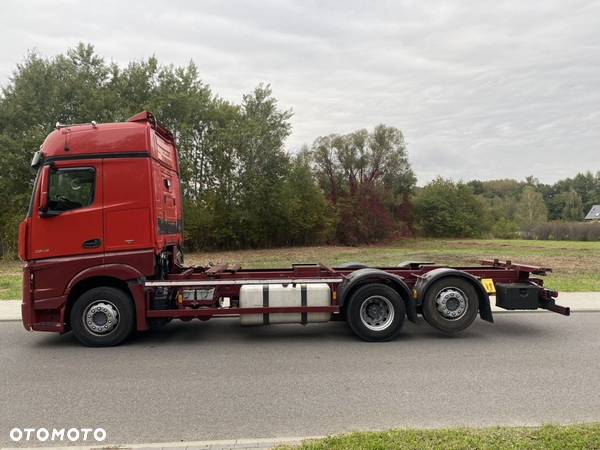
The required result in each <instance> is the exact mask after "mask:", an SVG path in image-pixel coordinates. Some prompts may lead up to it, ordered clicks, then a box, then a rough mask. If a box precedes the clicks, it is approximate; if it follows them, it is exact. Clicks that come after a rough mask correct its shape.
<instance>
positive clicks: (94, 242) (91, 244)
mask: <svg viewBox="0 0 600 450" xmlns="http://www.w3.org/2000/svg"><path fill="white" fill-rule="evenodd" d="M100 244H102V241H101V240H100V239H90V240H87V241H85V242H84V243H83V245H82V247H83V248H98V247H100Z"/></svg>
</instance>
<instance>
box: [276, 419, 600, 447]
mask: <svg viewBox="0 0 600 450" xmlns="http://www.w3.org/2000/svg"><path fill="white" fill-rule="evenodd" d="M291 448H294V449H300V450H353V449H357V450H358V449H360V450H363V449H366V450H379V449H381V450H390V449H411V450H434V449H435V450H437V449H446V450H462V449H464V450H467V449H490V450H492V449H494V450H504V449H511V450H516V449H519V450H537V449H539V450H542V449H543V450H566V449H569V450H578V449H600V424H588V425H571V426H555V425H546V426H543V427H539V428H512V427H495V428H453V429H445V430H391V431H384V432H365V433H350V434H345V435H341V436H333V437H328V438H325V439H322V440H316V441H307V442H304V443H303V444H301V445H300V446H298V447H280V449H291Z"/></svg>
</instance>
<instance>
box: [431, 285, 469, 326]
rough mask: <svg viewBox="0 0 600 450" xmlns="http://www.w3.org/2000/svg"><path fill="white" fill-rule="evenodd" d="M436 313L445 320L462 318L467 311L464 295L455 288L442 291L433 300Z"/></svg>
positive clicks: (467, 304) (467, 305)
mask: <svg viewBox="0 0 600 450" xmlns="http://www.w3.org/2000/svg"><path fill="white" fill-rule="evenodd" d="M435 303H436V307H437V311H438V312H439V313H440V315H441V316H442V317H443V318H444V319H447V320H458V319H460V318H462V317H463V316H464V315H465V314H466V313H467V310H468V309H469V302H468V301H467V296H466V294H465V293H464V292H463V291H461V290H460V289H458V288H457V287H447V288H444V289H442V290H441V291H440V292H439V293H438V295H437V297H436V298H435Z"/></svg>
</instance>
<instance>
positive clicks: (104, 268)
mask: <svg viewBox="0 0 600 450" xmlns="http://www.w3.org/2000/svg"><path fill="white" fill-rule="evenodd" d="M144 280H145V277H144V275H143V274H142V273H141V272H140V271H139V270H137V269H136V268H134V267H131V266H129V265H126V264H104V265H101V266H96V267H92V268H88V269H85V270H82V271H81V272H79V273H78V274H77V275H76V276H75V277H73V279H72V280H71V281H70V282H69V284H68V285H67V288H66V289H65V295H66V297H67V304H66V312H65V319H66V320H68V317H69V315H70V312H71V308H72V306H73V304H74V303H75V301H76V300H77V299H78V298H79V297H80V296H81V295H82V294H83V293H84V292H86V291H89V290H90V289H93V288H96V287H103V286H107V287H113V288H116V289H119V290H121V291H123V292H125V293H126V294H127V295H129V296H130V297H131V300H132V301H133V304H134V311H135V323H136V328H137V329H138V330H145V329H147V327H148V325H147V322H146V314H145V312H146V299H145V293H144V285H143V283H144Z"/></svg>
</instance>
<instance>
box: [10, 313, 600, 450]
mask: <svg viewBox="0 0 600 450" xmlns="http://www.w3.org/2000/svg"><path fill="white" fill-rule="evenodd" d="M0 337H1V346H0V371H1V377H2V379H1V386H0V402H1V417H0V444H2V445H4V446H5V445H10V446H13V445H15V444H14V443H13V442H11V441H10V440H9V430H10V429H12V428H13V427H20V428H26V427H46V428H62V427H65V428H68V427H79V428H85V427H92V428H96V427H103V428H104V429H106V431H107V435H108V438H107V440H106V441H105V442H104V444H106V443H135V442H161V441H179V440H200V439H225V438H238V437H239V438H252V437H278V436H307V435H323V434H328V433H340V432H344V431H348V430H357V429H362V430H364V429H381V428H390V427H405V426H416V427H438V426H450V425H474V426H482V425H496V424H508V425H517V424H518V425H534V424H539V423H544V422H553V423H569V422H586V421H600V313H597V312H585V313H574V314H573V315H572V316H571V317H563V316H559V315H556V314H551V313H519V314H497V315H496V323H495V324H493V325H491V324H488V323H486V322H483V321H481V320H477V321H476V322H475V324H474V325H473V326H472V327H471V328H470V329H469V330H467V331H466V332H463V334H461V335H460V336H457V337H453V338H448V337H444V336H442V335H440V334H439V333H437V332H436V331H434V330H433V329H431V328H429V327H428V326H427V325H426V324H425V323H424V322H421V323H420V324H419V325H418V326H416V325H413V324H408V325H407V326H406V328H405V331H404V333H403V335H402V336H401V338H399V339H398V340H396V341H394V342H388V343H364V342H361V341H359V340H357V339H356V338H355V337H354V336H353V335H352V334H351V333H350V331H349V330H348V328H347V327H346V325H345V324H344V323H329V324H322V325H309V326H307V327H302V326H300V325H279V326H271V327H258V328H242V327H240V326H239V325H238V323H237V320H234V319H223V320H213V321H210V322H205V323H201V322H198V321H196V322H191V323H181V322H175V323H173V324H171V325H169V326H168V327H166V328H165V329H164V330H161V331H160V332H154V333H146V334H143V335H140V336H137V337H136V338H134V339H133V340H132V341H130V342H129V343H128V344H127V345H123V346H120V347H115V348H102V349H89V348H84V347H81V346H79V345H78V344H77V343H76V341H75V340H74V338H73V336H71V335H64V336H58V335H53V334H44V333H27V332H26V331H25V330H24V329H23V328H22V326H21V324H20V323H18V322H3V323H0ZM31 444H32V443H31V442H30V443H29V445H31ZM46 445H48V443H46Z"/></svg>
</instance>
